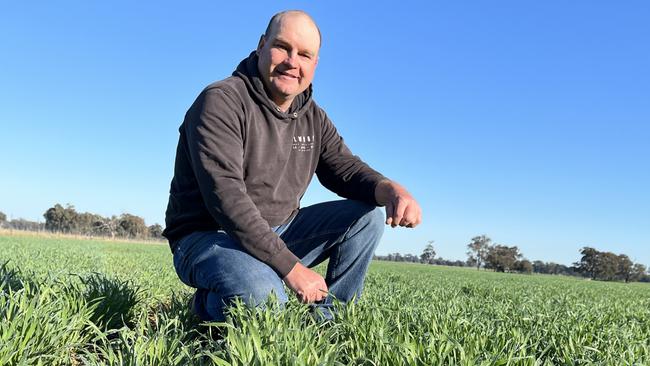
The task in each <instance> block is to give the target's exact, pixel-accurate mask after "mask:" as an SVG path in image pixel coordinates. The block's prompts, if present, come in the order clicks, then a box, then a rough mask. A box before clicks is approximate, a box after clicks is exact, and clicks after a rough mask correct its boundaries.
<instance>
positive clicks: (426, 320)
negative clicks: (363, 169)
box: [0, 235, 650, 365]
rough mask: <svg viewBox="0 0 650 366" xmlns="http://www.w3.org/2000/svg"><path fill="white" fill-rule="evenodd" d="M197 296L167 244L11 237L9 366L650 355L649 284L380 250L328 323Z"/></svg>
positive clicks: (4, 331) (4, 291)
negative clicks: (226, 313)
mask: <svg viewBox="0 0 650 366" xmlns="http://www.w3.org/2000/svg"><path fill="white" fill-rule="evenodd" d="M7 261H8V262H7ZM5 262H7V263H6V264H4V265H3V263H5ZM190 294H191V291H190V289H189V288H188V287H186V286H184V285H183V284H181V283H180V282H179V281H178V279H177V278H176V274H175V273H174V270H173V268H172V265H171V253H170V251H169V249H168V247H167V246H166V245H152V244H137V243H117V242H115V243H113V242H108V241H104V240H82V239H71V238H57V237H38V236H18V235H13V236H7V235H0V365H12V364H30V365H31V364H43V365H56V364H75V365H77V364H125V365H185V364H221V365H229V364H239V365H249V364H259V365H267V364H274V365H275V364H278V365H296V364H308V365H319V364H323V365H348V364H367V365H373V364H376V365H393V364H408V365H416V364H421V365H449V364H458V365H480V364H484V365H540V364H542V365H543V364H549V365H550V364H571V365H573V364H592V363H603V364H611V365H625V364H629V365H631V364H635V365H642V364H650V342H649V341H648V340H649V339H650V286H649V285H648V284H639V283H633V284H627V285H626V284H622V283H604V282H594V281H585V280H581V279H574V278H567V277H559V276H557V277H556V276H543V275H517V274H499V273H492V272H486V271H480V272H477V271H476V270H472V269H467V268H450V267H438V266H426V265H418V264H403V263H388V262H373V264H372V265H371V270H370V273H369V275H368V279H367V281H366V292H365V293H364V298H363V300H362V301H361V302H360V303H359V304H357V305H355V306H348V307H345V308H342V309H341V311H340V315H339V318H338V319H336V321H334V322H331V323H325V324H321V323H318V322H315V321H313V320H312V318H311V316H310V314H309V312H308V308H307V307H306V306H303V305H300V304H298V303H297V302H296V301H295V300H292V302H290V303H289V304H288V305H287V307H286V309H284V310H283V309H278V308H276V307H274V306H273V305H270V306H269V307H268V308H267V309H265V310H259V309H258V310H249V309H245V308H243V307H239V308H235V309H233V316H232V317H231V318H230V319H229V320H228V322H226V323H222V324H199V323H198V322H197V321H196V319H195V318H193V317H192V315H191V314H190V313H189V311H188V309H187V301H188V298H189V296H190Z"/></svg>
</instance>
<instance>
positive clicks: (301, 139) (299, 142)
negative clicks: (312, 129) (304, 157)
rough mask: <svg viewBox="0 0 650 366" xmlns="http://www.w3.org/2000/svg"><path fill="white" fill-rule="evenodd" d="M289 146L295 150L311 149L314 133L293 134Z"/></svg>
mask: <svg viewBox="0 0 650 366" xmlns="http://www.w3.org/2000/svg"><path fill="white" fill-rule="evenodd" d="M291 148H292V149H294V150H296V151H311V150H312V149H313V148H314V135H311V136H294V137H293V144H292V145H291Z"/></svg>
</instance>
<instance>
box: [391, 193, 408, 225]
mask: <svg viewBox="0 0 650 366" xmlns="http://www.w3.org/2000/svg"><path fill="white" fill-rule="evenodd" d="M406 206H407V205H406V202H405V201H404V200H402V199H399V198H398V199H397V206H395V212H394V213H393V220H392V222H391V225H390V226H391V227H395V226H397V225H399V224H400V223H401V222H402V218H403V217H404V211H405V210H406Z"/></svg>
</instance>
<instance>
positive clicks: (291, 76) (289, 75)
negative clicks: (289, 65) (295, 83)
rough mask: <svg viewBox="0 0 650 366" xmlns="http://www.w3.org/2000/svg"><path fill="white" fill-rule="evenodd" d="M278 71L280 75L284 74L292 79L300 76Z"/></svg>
mask: <svg viewBox="0 0 650 366" xmlns="http://www.w3.org/2000/svg"><path fill="white" fill-rule="evenodd" d="M276 73H277V74H278V76H284V77H286V78H291V79H298V76H295V75H291V74H288V73H286V72H282V71H276Z"/></svg>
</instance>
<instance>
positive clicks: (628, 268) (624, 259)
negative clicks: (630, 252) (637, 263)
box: [616, 254, 634, 283]
mask: <svg viewBox="0 0 650 366" xmlns="http://www.w3.org/2000/svg"><path fill="white" fill-rule="evenodd" d="M633 268H634V263H632V260H631V259H630V257H628V256H627V255H625V254H620V255H619V256H618V258H617V270H616V276H617V277H618V278H619V279H621V280H623V281H625V283H628V282H630V279H631V278H632V270H633Z"/></svg>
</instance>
